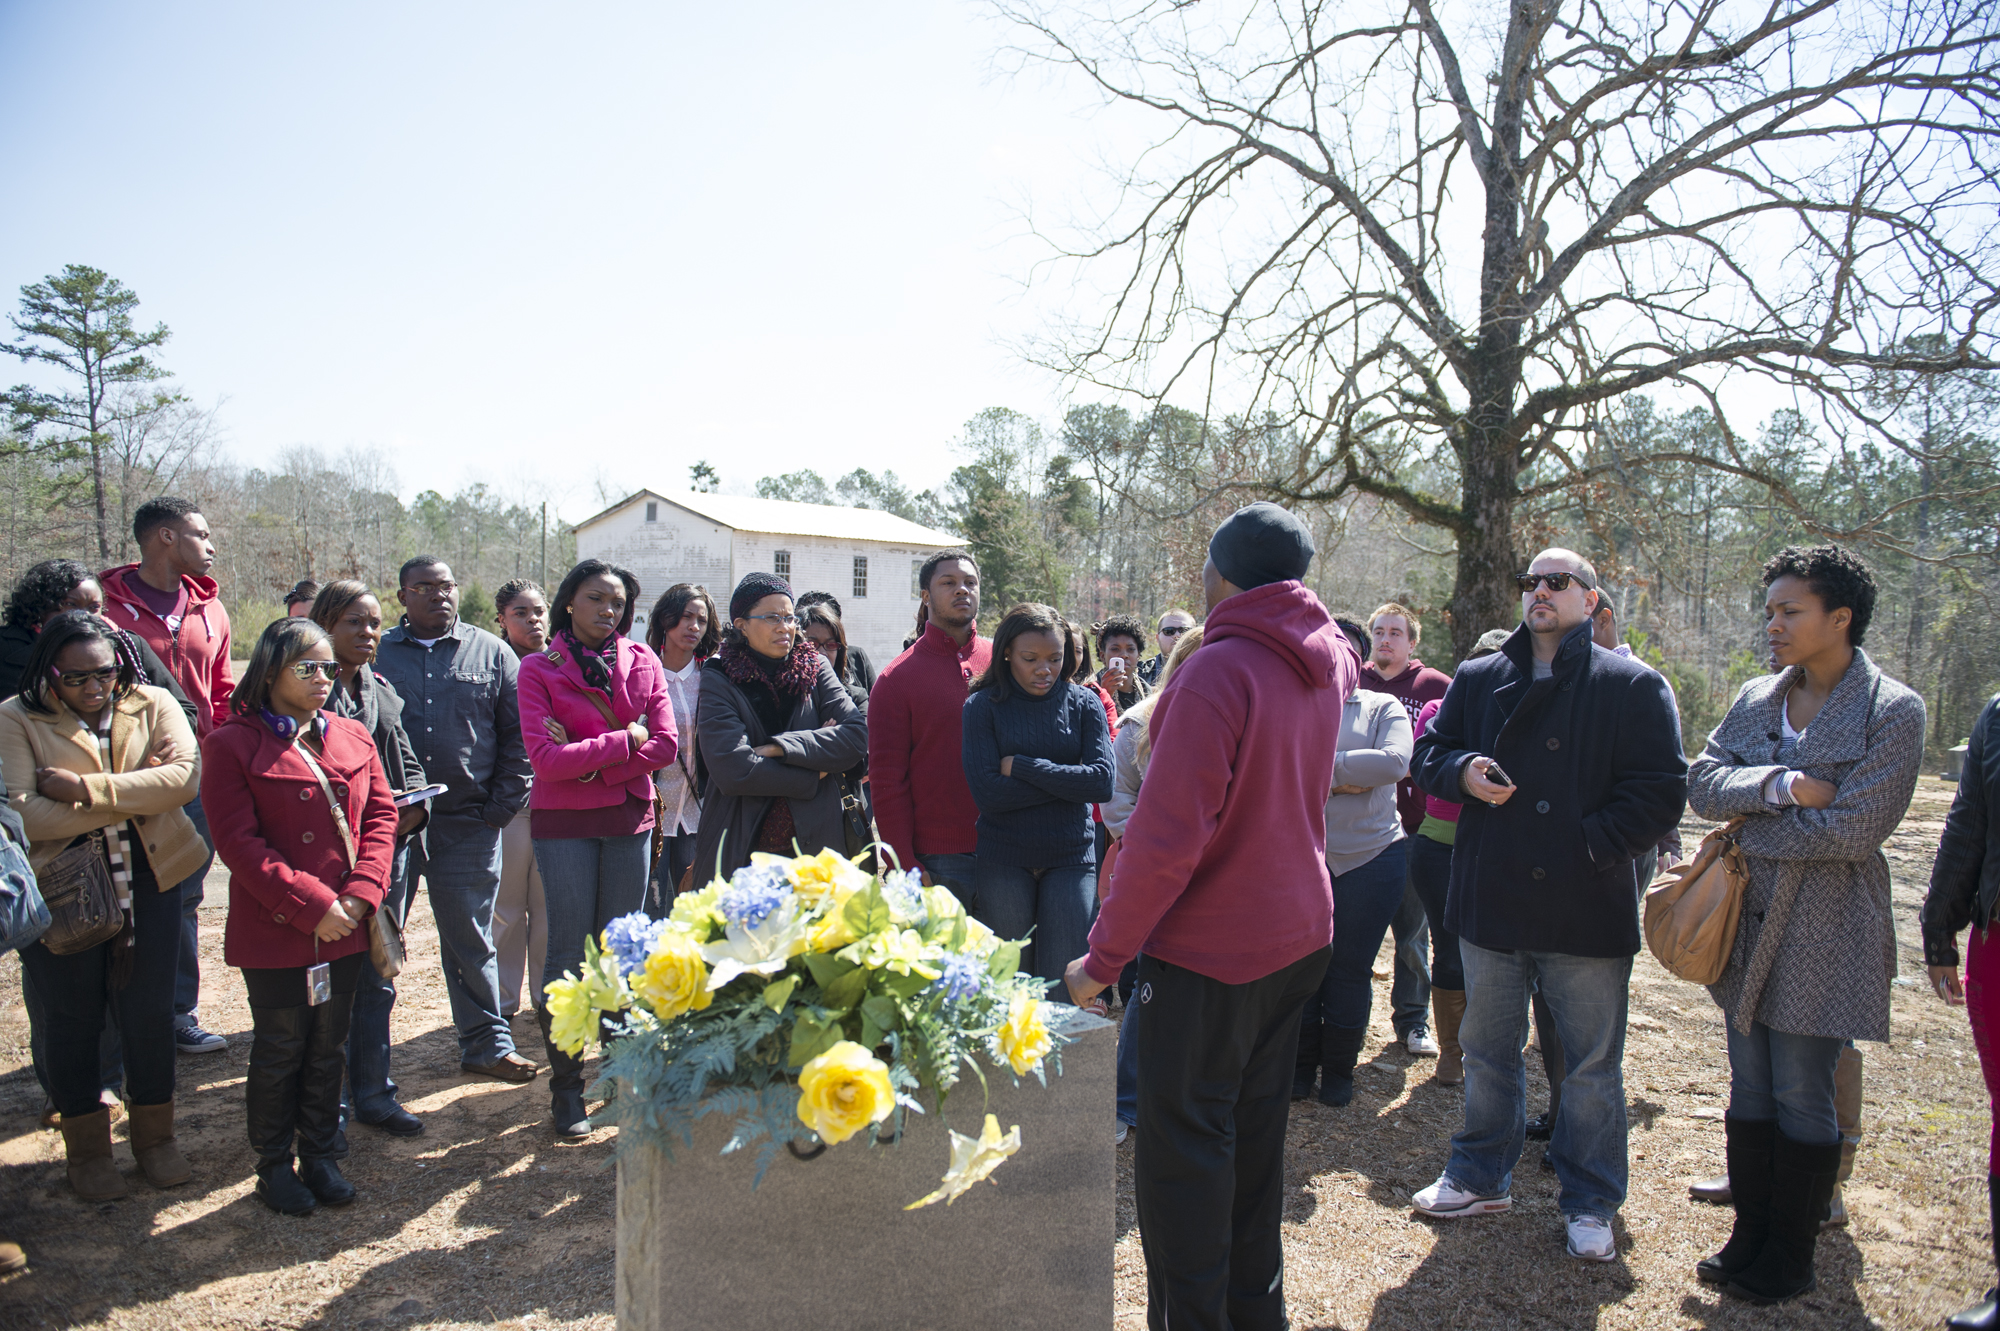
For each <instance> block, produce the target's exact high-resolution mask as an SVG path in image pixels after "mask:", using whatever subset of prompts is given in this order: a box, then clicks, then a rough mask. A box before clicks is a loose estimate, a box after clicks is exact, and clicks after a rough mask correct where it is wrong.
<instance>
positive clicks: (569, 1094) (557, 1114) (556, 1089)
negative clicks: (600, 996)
mask: <svg viewBox="0 0 2000 1331" xmlns="http://www.w3.org/2000/svg"><path fill="white" fill-rule="evenodd" d="M535 1021H536V1023H537V1024H538V1025H540V1026H541V1028H542V1048H543V1050H544V1051H545V1052H546V1053H547V1054H548V1056H549V1117H550V1118H551V1119H552V1120H554V1122H555V1125H556V1131H557V1132H558V1133H559V1134H561V1135H562V1136H564V1137H588V1136H589V1135H590V1113H589V1111H588V1110H587V1109H585V1107H584V1103H583V1060H582V1059H581V1058H579V1057H577V1056H576V1055H575V1054H570V1053H565V1052H563V1051H562V1050H560V1049H558V1048H556V1042H555V1039H554V1038H553V1037H552V1036H551V1035H550V1034H549V1031H550V1024H551V1018H550V1017H549V1010H548V1009H547V1008H542V1007H538V1008H536V1009H535Z"/></svg>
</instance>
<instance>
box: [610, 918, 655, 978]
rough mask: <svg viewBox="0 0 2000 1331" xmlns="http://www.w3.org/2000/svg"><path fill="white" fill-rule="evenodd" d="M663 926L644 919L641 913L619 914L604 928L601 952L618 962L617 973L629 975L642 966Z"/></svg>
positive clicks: (652, 920)
mask: <svg viewBox="0 0 2000 1331" xmlns="http://www.w3.org/2000/svg"><path fill="white" fill-rule="evenodd" d="M666 927H667V922H666V921H665V920H655V919H651V918H648V917H647V916H646V914H645V913H644V912H642V911H634V912H632V913H631V914H630V915H621V916H619V917H618V918H617V919H615V920H613V921H612V922H611V923H609V924H607V925H605V926H604V950H605V951H606V952H609V953H610V954H611V955H612V956H614V957H616V958H617V959H618V973H619V974H620V975H630V974H631V973H632V972H633V971H635V970H638V969H639V968H640V967H641V966H643V965H645V964H646V954H647V953H649V952H651V951H652V950H653V940H654V939H656V938H658V937H659V936H660V930H662V929H664V928H666Z"/></svg>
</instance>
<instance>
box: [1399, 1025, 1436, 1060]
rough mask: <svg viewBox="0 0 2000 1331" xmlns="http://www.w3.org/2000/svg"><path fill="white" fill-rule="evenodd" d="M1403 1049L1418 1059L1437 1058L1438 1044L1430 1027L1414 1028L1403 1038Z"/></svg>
mask: <svg viewBox="0 0 2000 1331" xmlns="http://www.w3.org/2000/svg"><path fill="white" fill-rule="evenodd" d="M1403 1048H1405V1049H1407V1050H1409V1051H1410V1052H1411V1053H1412V1054H1414V1055H1416V1056H1417V1057H1418V1058H1436V1057H1437V1056H1438V1042H1437V1039H1436V1037H1435V1036H1433V1035H1432V1034H1431V1032H1430V1028H1429V1027H1428V1026H1412V1027H1410V1029H1409V1030H1408V1031H1407V1032H1406V1033H1405V1034H1404V1036H1403Z"/></svg>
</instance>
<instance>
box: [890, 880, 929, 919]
mask: <svg viewBox="0 0 2000 1331" xmlns="http://www.w3.org/2000/svg"><path fill="white" fill-rule="evenodd" d="M882 899H883V901H885V902H886V903H888V906H889V915H890V918H891V919H893V920H895V922H896V923H897V924H900V925H903V926H905V927H907V928H912V929H921V928H923V927H924V926H925V925H926V924H928V923H930V918H931V912H930V908H929V907H928V906H926V905H925V904H924V883H923V880H922V879H921V878H919V877H917V876H916V875H915V874H913V873H909V872H907V871H905V870H902V869H891V870H890V871H889V872H888V873H885V874H883V875H882Z"/></svg>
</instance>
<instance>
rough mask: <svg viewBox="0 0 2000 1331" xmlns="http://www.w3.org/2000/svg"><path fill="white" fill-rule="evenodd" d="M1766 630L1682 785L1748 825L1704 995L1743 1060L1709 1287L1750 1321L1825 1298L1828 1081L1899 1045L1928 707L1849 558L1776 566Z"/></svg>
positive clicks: (1834, 1115) (1863, 572) (1793, 558)
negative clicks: (1874, 632) (1822, 1249)
mask: <svg viewBox="0 0 2000 1331" xmlns="http://www.w3.org/2000/svg"><path fill="white" fill-rule="evenodd" d="M1763 583H1764V587H1765V589H1766V590H1765V595H1764V631H1765V635H1766V638H1767V640H1768V642H1769V644H1770V647H1771V649H1772V652H1773V655H1774V658H1775V660H1776V662H1777V664H1778V666H1779V667H1780V669H1779V673H1778V674H1776V675H1763V676H1759V677H1758V678H1756V679H1752V680H1751V681H1750V682H1749V683H1747V684H1745V685H1744V686H1743V689H1742V691H1741V692H1740V693H1738V694H1737V695H1736V702H1735V703H1734V704H1733V705H1732V706H1731V707H1730V709H1729V712H1728V714H1727V715H1726V716H1724V717H1723V719H1722V724H1721V725H1719V726H1717V727H1716V728H1715V733H1713V734H1712V735H1710V736H1709V737H1708V746H1707V748H1706V749H1704V750H1703V752H1702V755H1701V757H1699V758H1697V759H1696V760H1695V761H1694V763H1693V765H1692V766H1691V767H1690V768H1689V770H1688V807H1689V808H1691V809H1693V810H1694V812H1695V813H1697V814H1699V815H1700V816H1701V817H1703V818H1708V819H1712V820H1715V821H1721V820H1724V819H1730V818H1735V817H1737V816H1739V815H1741V816H1745V817H1746V821H1745V822H1744V824H1743V828H1742V830H1741V831H1740V832H1739V833H1737V838H1736V839H1737V844H1738V845H1740V846H1741V847H1742V849H1743V854H1744V862H1745V864H1746V865H1747V866H1748V868H1749V872H1750V884H1749V888H1748V890H1747V891H1746V892H1745V894H1744V898H1743V906H1742V917H1741V920H1740V922H1739V923H1738V925H1737V931H1736V939H1735V945H1734V949H1733V950H1732V952H1731V953H1730V957H1729V963H1728V967H1727V969H1725V970H1724V971H1723V973H1722V978H1721V979H1720V980H1718V981H1717V982H1716V983H1715V984H1713V985H1710V986H1709V993H1710V994H1711V995H1712V996H1713V997H1714V999H1715V1001H1716V1003H1717V1004H1718V1005H1719V1006H1720V1007H1721V1008H1722V1011H1723V1015H1724V1017H1725V1018H1726V1025H1725V1030H1726V1033H1727V1037H1728V1045H1729V1111H1728V1117H1727V1118H1726V1119H1725V1120H1724V1123H1723V1128H1724V1131H1725V1133H1726V1140H1727V1156H1728V1162H1729V1188H1730V1193H1731V1195H1732V1197H1733V1199H1734V1204H1735V1207H1736V1223H1735V1228H1734V1229H1733V1231H1732V1232H1731V1234H1730V1237H1729V1243H1728V1245H1727V1246H1725V1247H1724V1248H1723V1249H1722V1251H1721V1252H1719V1253H1717V1254H1716V1255H1715V1256H1713V1257H1711V1258H1708V1259H1707V1260H1705V1261H1703V1262H1701V1263H1700V1264H1699V1265H1698V1266H1697V1267H1696V1268H1695V1270H1696V1273H1697V1274H1698V1275H1699V1276H1700V1277H1701V1279H1703V1280H1705V1281H1708V1282H1710V1283H1712V1284H1719V1285H1722V1286H1723V1287H1724V1288H1725V1289H1726V1290H1727V1291H1728V1292H1729V1293H1731V1294H1734V1295H1736V1296H1737V1297H1739V1298H1743V1299H1747V1300H1749V1301H1751V1302H1753V1303H1774V1302H1777V1301H1779V1300H1783V1299H1789V1298H1793V1297H1795V1296H1797V1295H1800V1294H1803V1293H1805V1292H1806V1291H1808V1290H1810V1289H1812V1288H1813V1287H1814V1285H1815V1283H1816V1281H1815V1277H1814V1274H1813V1248H1814V1244H1815V1241H1816V1240H1817V1238H1818V1235H1819V1227H1820V1222H1821V1221H1822V1220H1823V1219H1825V1217H1826V1214H1827V1205H1828V1202H1829V1200H1830V1199H1831V1198H1832V1195H1833V1187H1834V1182H1835V1180H1836V1178H1837V1177H1838V1173H1839V1169H1840V1152H1841V1134H1840V1121H1839V1115H1838V1112H1837V1111H1836V1109H1835V1105H1834V1068H1835V1065H1836V1064H1837V1063H1838V1061H1839V1059H1840V1050H1841V1046H1842V1045H1843V1044H1844V1043H1845V1042H1846V1041H1848V1040H1887V1039H1888V1038H1889V981H1890V979H1891V978H1892V977H1893V976H1894V975H1895V973H1896V934H1895V927H1894V925H1893V923H1892V919H1893V915H1892V910H1891V903H1890V892H1889V866H1888V864H1887V862H1886V861H1884V859H1883V858H1882V843H1883V842H1884V841H1886V840H1887V839H1888V838H1889V834H1890V833H1892V832H1893V831H1895V829H1896V825H1897V824H1898V823H1900V822H1901V821H1902V818H1903V815H1904V813H1905V812H1906V811H1908V809H1909V807H1910V795H1911V793H1912V792H1913V791H1914V790H1915V789H1916V784H1917V772H1918V768H1919V765H1920V764H1921V762H1922V759H1923V749H1924V703H1923V699H1922V698H1920V697H1918V696H1917V695H1916V694H1915V693H1913V692H1911V691H1910V690H1909V689H1907V688H1905V687H1904V686H1903V685H1901V684H1899V683H1897V682H1896V681H1895V680H1893V679H1890V678H1889V677H1888V676H1887V675H1885V674H1883V673H1882V672H1881V671H1880V670H1879V669H1877V668H1876V666H1875V663H1874V662H1873V661H1871V660H1870V659H1869V658H1868V654H1867V653H1866V652H1864V651H1862V650H1861V643H1862V640H1863V638H1864V637H1866V635H1867V632H1868V622H1869V620H1870V619H1871V618H1872V617H1873V615H1874V611H1875V579H1874V576H1873V575H1872V574H1871V573H1870V572H1869V571H1868V566H1867V565H1866V564H1864V563H1863V562H1862V561H1861V560H1860V559H1859V558H1858V557H1857V556H1855V555H1854V554H1853V553H1852V552H1851V551H1848V550H1844V549H1842V548H1841V547H1839V546H1837V545H1822V546H1815V547H1813V548H1811V549H1806V550H1801V549H1798V548H1796V547H1788V548H1786V549H1784V550H1781V551H1779V552H1778V553H1777V554H1776V555H1774V556H1773V557H1772V558H1771V560H1770V561H1769V562H1768V563H1766V564H1765V565H1764V572H1763Z"/></svg>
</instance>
